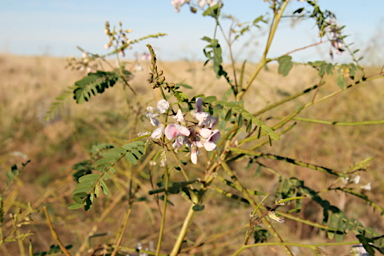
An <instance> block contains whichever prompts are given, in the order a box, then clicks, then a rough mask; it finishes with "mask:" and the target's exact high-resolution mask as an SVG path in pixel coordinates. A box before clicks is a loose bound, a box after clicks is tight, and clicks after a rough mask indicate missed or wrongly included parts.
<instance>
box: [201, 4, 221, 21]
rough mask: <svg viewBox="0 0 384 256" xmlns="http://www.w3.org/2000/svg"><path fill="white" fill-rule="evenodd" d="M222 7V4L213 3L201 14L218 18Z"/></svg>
mask: <svg viewBox="0 0 384 256" xmlns="http://www.w3.org/2000/svg"><path fill="white" fill-rule="evenodd" d="M221 8H223V4H220V3H219V4H215V5H213V6H211V7H209V8H208V9H207V10H205V11H204V12H203V16H211V17H212V18H218V17H219V16H220V9H221Z"/></svg>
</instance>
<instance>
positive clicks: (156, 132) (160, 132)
mask: <svg viewBox="0 0 384 256" xmlns="http://www.w3.org/2000/svg"><path fill="white" fill-rule="evenodd" d="M162 135H163V129H162V128H160V127H159V128H157V129H155V130H154V131H153V132H152V134H151V138H152V139H157V140H158V139H160V138H161V136H162Z"/></svg>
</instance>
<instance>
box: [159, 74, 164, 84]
mask: <svg viewBox="0 0 384 256" xmlns="http://www.w3.org/2000/svg"><path fill="white" fill-rule="evenodd" d="M157 81H158V82H159V84H161V83H163V82H164V81H165V77H164V76H162V77H159V78H158V79H157Z"/></svg>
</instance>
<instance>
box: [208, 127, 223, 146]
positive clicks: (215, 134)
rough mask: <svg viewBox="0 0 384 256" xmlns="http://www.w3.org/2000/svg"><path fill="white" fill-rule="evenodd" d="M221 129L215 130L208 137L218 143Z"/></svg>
mask: <svg viewBox="0 0 384 256" xmlns="http://www.w3.org/2000/svg"><path fill="white" fill-rule="evenodd" d="M220 136H221V134H220V131H219V130H217V129H216V130H213V131H212V134H211V136H210V137H209V138H208V141H211V142H214V143H216V142H217V141H218V140H219V139H220Z"/></svg>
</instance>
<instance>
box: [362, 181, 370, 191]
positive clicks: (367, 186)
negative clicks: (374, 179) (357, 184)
mask: <svg viewBox="0 0 384 256" xmlns="http://www.w3.org/2000/svg"><path fill="white" fill-rule="evenodd" d="M361 189H364V190H371V182H369V183H368V184H367V185H364V186H361Z"/></svg>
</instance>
